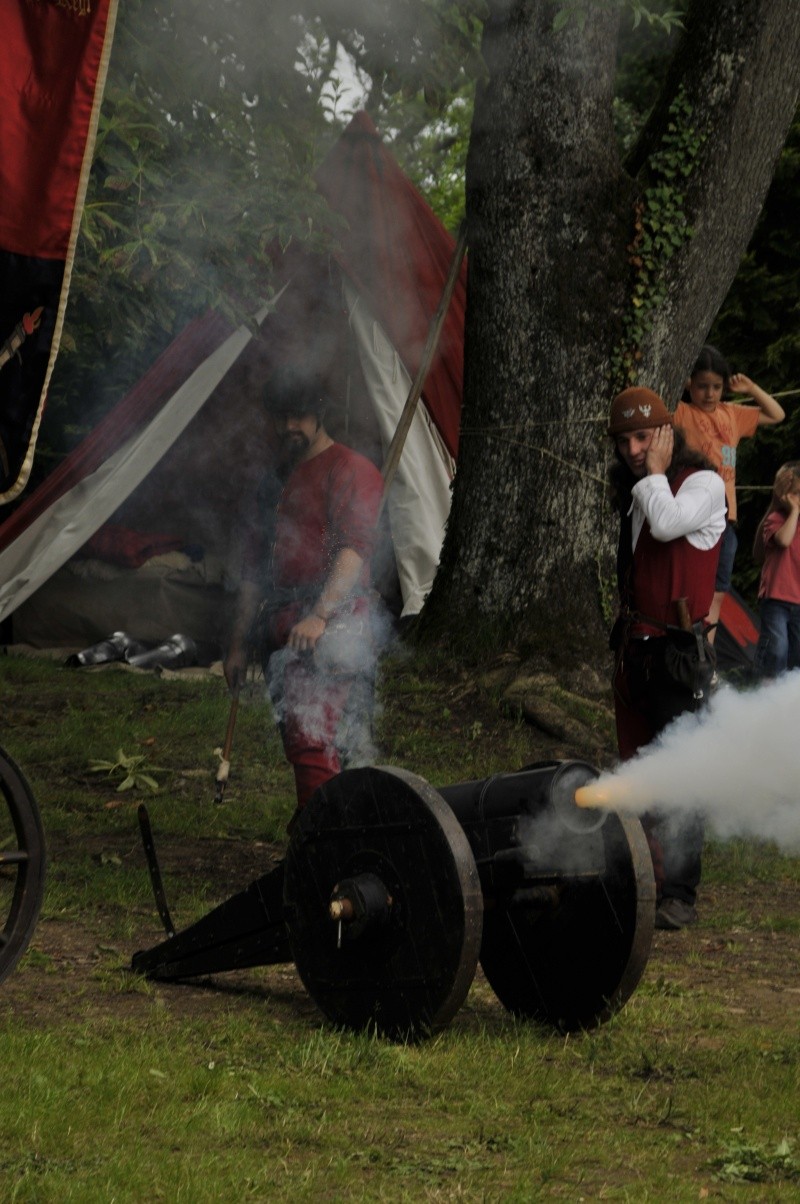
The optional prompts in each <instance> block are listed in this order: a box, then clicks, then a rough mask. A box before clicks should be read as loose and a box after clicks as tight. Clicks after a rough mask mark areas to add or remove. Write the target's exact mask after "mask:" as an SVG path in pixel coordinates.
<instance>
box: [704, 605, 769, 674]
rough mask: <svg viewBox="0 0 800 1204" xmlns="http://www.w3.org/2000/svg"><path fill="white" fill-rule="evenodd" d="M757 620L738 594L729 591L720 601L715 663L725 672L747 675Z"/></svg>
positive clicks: (755, 642)
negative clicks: (720, 608)
mask: <svg viewBox="0 0 800 1204" xmlns="http://www.w3.org/2000/svg"><path fill="white" fill-rule="evenodd" d="M758 634H759V623H758V617H757V615H755V614H753V612H752V610H751V609H750V607H749V606H748V605H747V603H746V602H745V600H744V598H743V597H742V596H741V594H738V593H737V592H736V590H731V591H730V593H727V594H726V595H725V597H724V598H723V600H722V610H721V611H720V616H719V627H718V628H717V634H716V637H715V640H714V647H715V648H716V651H717V664H718V666H719V668H720V669H721V670H722V671H723V672H724V673H726V674H727V675H729V676H731V677H733V676H738V677H743V678H745V679H747V678H749V677H750V676H751V675H752V672H753V665H754V662H755V656H756V647H757V645H758Z"/></svg>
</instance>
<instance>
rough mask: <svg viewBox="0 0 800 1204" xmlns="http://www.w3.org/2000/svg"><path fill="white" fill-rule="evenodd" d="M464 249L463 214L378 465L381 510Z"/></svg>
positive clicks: (439, 330) (451, 292) (433, 352)
mask: <svg viewBox="0 0 800 1204" xmlns="http://www.w3.org/2000/svg"><path fill="white" fill-rule="evenodd" d="M466 250H467V221H466V218H464V219H462V222H461V225H460V226H459V228H458V235H457V236H456V246H455V250H454V251H453V259H452V262H451V264H450V272H449V274H448V277H447V280H446V281H445V286H444V289H443V291H442V296H441V299H440V301H439V306H438V308H437V310H436V313H435V314H434V315H433V318H432V319H431V324H430V327H429V329H428V338H427V341H426V343H425V347H424V349H423V352H422V359H421V360H420V364H419V368H418V369H417V374H416V376H415V377H414V383H413V384H412V386H411V391H410V392H409V394H408V397H407V398H406V403H405V405H404V406H403V412H402V413H401V415H400V420H399V422H398V423H397V430H396V431H395V433H394V435H393V436H392V441H391V443H390V444H389V448H388V451H387V452H386V459H385V460H384V462H383V468H382V469H381V476H382V477H383V496H382V498H381V512H382V511H383V508H384V506H385V505H386V498H387V495H388V493H389V488H390V486H391V484H392V481H393V480H394V477H395V473H396V472H397V467H398V465H399V463H400V457H401V455H402V454H403V446H404V444H405V441H406V437H407V435H408V432H409V430H410V429H411V423H412V421H413V419H414V414H415V413H416V410H417V402H418V401H419V399H420V397H421V396H422V387H423V385H424V384H425V379H426V377H427V375H428V372H429V371H430V367H431V364H432V362H433V357H434V355H435V354H436V348H437V347H438V345H439V339H440V337H441V334H442V327H443V326H444V320H445V318H446V317H447V311H448V309H449V308H450V302H451V300H452V297H453V292H454V290H455V287H456V282H457V280H458V276H459V273H460V271H461V264H462V262H463V259H464V255H465V253H466Z"/></svg>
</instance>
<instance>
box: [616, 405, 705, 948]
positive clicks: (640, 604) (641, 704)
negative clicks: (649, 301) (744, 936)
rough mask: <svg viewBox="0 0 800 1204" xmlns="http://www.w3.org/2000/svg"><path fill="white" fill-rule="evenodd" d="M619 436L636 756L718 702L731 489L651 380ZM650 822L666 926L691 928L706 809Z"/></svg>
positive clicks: (625, 628) (623, 591) (627, 687)
mask: <svg viewBox="0 0 800 1204" xmlns="http://www.w3.org/2000/svg"><path fill="white" fill-rule="evenodd" d="M608 433H609V435H610V436H611V438H612V440H613V442H614V450H615V453H616V463H615V464H614V466H613V467H612V470H611V485H612V494H613V500H614V503H615V506H616V507H617V509H618V510H619V515H620V540H619V549H618V553H617V577H618V584H619V592H620V603H621V607H620V617H619V619H618V620H617V623H616V625H615V628H614V634H613V636H612V647H614V649H615V651H616V654H617V659H616V666H615V671H614V703H615V710H616V720H617V742H618V745H619V752H620V756H621V757H622V759H623V760H627V759H628V758H629V757H632V756H633V755H634V753H635V752H636V751H637V750H638V749H639V748H642V747H643V746H644V745H646V744H649V743H650V741H651V740H652V739H653V738H654V737H655V736H656V735H657V734H658V733H659V732H660V731H661V730H662V729H663V728H664V727H666V726H667V724H668V723H670V722H671V721H672V720H673V719H675V718H677V716H678V715H681V714H683V713H684V712H685V711H693V710H696V709H697V708H698V706H700V705H701V704H702V703H703V702H705V701H706V697H707V693H708V685H709V678H710V675H711V668H712V666H711V663H710V661H705V662H704V661H703V660H702V659H701V658H702V657H704V656H705V657H707V656H709V655H710V652H709V649H708V647H707V645H706V643H705V641H704V638H703V620H704V619H705V616H706V615H707V614H708V611H709V607H710V605H711V600H712V598H713V596H714V581H715V578H716V571H717V561H718V559H719V547H720V538H721V536H722V533H723V531H724V529H725V487H724V485H723V482H722V478H721V477H720V476H719V475H718V474H717V472H716V471H715V470H714V469H713V468H712V466H711V465H710V464H709V463H708V461H707V460H705V458H704V457H703V456H701V455H700V453H699V452H694V451H691V450H689V449H688V448H687V446H686V443H685V440H684V438H683V434H682V432H681V431H680V430H676V429H673V425H672V415H671V414H670V413H669V411H668V410H667V408H666V406H665V405H664V402H663V401H662V400H661V398H660V397H659V396H658V395H657V394H656V393H654V392H652V390H650V389H643V388H632V389H626V390H625V391H624V392H623V393H620V394H619V395H618V396H617V397H615V398H614V401H613V402H612V405H611V415H610V420H609V427H608ZM687 625H690V626H691V628H693V630H689V631H686V630H685V628H686V626H687ZM645 830H646V831H647V834H648V839H649V841H650V847H651V852H652V853H653V864H654V869H655V871H656V882H657V886H658V888H659V895H660V902H659V906H658V911H657V913H656V926H657V927H658V928H664V929H676V928H682V927H683V926H684V925H685V924H689V923H692V922H693V921H694V920H695V919H696V918H697V912H696V909H695V898H696V893H697V886H698V884H699V882H700V855H701V851H702V845H703V822H702V818H701V817H700V816H696V817H690V818H689V819H688V820H682V821H679V820H678V819H677V818H676V817H670V818H669V820H668V819H667V817H665V816H663V815H656V814H653V815H651V816H647V817H645Z"/></svg>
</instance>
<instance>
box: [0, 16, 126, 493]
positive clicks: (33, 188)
mask: <svg viewBox="0 0 800 1204" xmlns="http://www.w3.org/2000/svg"><path fill="white" fill-rule="evenodd" d="M116 6H117V0H0V503H2V502H8V501H11V499H12V498H14V497H16V496H17V495H18V494H19V493H20V492H21V490H22V489H23V488H24V486H25V483H26V481H27V479H28V476H29V474H30V469H31V464H32V461H33V452H34V447H35V445H36V436H37V434H38V430H39V423H40V420H41V415H42V410H43V408H44V402H45V398H46V395H47V385H48V382H49V380H50V374H51V373H52V370H53V364H54V363H55V358H56V354H57V352H58V345H59V341H60V338H61V328H62V325H63V320H64V310H65V308H66V303H67V292H68V289H69V280H70V274H71V270H72V262H73V258H74V254H75V243H76V239H77V234H78V227H79V225H80V217H81V211H82V209H83V202H84V198H85V195H86V184H87V181H88V174H89V168H90V166H91V160H92V151H93V148H94V140H95V133H96V128H97V118H98V115H99V109H100V100H101V96H102V92H103V86H104V84H105V77H106V71H107V67H108V58H109V54H110V51H111V40H112V36H113V29H114V19H115V16H116Z"/></svg>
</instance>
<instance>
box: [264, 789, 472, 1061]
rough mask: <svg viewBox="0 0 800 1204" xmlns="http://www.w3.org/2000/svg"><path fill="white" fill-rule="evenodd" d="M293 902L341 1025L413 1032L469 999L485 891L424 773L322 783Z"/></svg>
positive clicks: (319, 994)
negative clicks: (420, 775) (421, 776)
mask: <svg viewBox="0 0 800 1204" xmlns="http://www.w3.org/2000/svg"><path fill="white" fill-rule="evenodd" d="M284 904H285V915H286V926H287V931H288V935H289V943H290V945H291V949H292V954H293V956H294V959H295V962H296V964H297V969H298V972H299V974H300V977H301V978H302V980H303V983H304V984H305V986H306V989H307V990H308V992H309V994H310V995H311V996H312V998H313V999H314V1001H315V1002H316V1004H317V1006H318V1007H319V1008H320V1009H321V1010H322V1011H323V1012H324V1013H325V1014H326V1016H328V1018H329V1019H330V1020H332V1021H333V1022H334V1023H335V1024H340V1025H343V1026H344V1027H346V1028H351V1029H356V1030H359V1029H374V1030H376V1031H377V1032H379V1033H381V1034H383V1035H384V1036H388V1037H391V1038H397V1039H400V1040H407V1039H415V1038H420V1037H424V1036H426V1035H428V1034H429V1033H431V1032H434V1031H436V1030H437V1029H440V1028H442V1027H443V1026H444V1025H445V1024H446V1023H447V1022H448V1021H449V1020H450V1019H451V1018H452V1016H453V1015H454V1014H455V1012H456V1011H457V1010H458V1008H459V1007H460V1006H461V1004H462V1003H463V1001H464V999H465V997H466V995H467V992H468V991H469V988H470V984H471V983H472V980H473V977H474V975H475V970H476V968H477V964H478V953H479V950H480V942H481V918H482V913H483V898H482V895H481V889H480V881H479V879H478V872H477V869H476V866H475V859H474V857H473V855H472V850H471V849H470V847H469V842H468V841H467V838H466V836H465V834H464V831H463V829H462V828H461V827H460V825H459V823H458V821H457V820H456V818H455V816H454V815H453V813H452V811H451V810H450V808H449V807H448V806H447V805H446V804H445V803H444V802H443V800H442V798H441V796H440V795H439V794H438V793H437V791H435V790H434V789H433V788H432V787H431V786H429V785H428V783H427V782H426V781H424V779H422V778H420V777H417V776H416V775H414V774H410V773H405V772H404V771H402V770H397V769H378V768H368V769H353V770H348V771H346V772H345V773H342V774H339V775H338V776H337V777H335V778H333V779H332V780H331V781H330V782H327V783H326V784H325V785H324V786H322V787H320V789H319V790H317V791H316V793H315V794H314V796H313V797H312V799H311V801H310V803H309V805H308V806H307V807H306V809H305V810H304V811H303V812H302V814H301V816H300V818H299V820H298V822H297V824H296V827H295V828H294V829H293V831H292V839H291V841H290V843H289V848H288V851H287V855H286V878H285V887H284ZM332 905H333V907H332ZM340 920H341V927H339V922H340Z"/></svg>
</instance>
